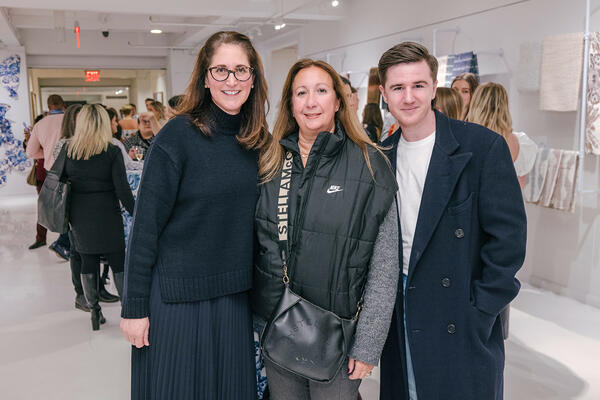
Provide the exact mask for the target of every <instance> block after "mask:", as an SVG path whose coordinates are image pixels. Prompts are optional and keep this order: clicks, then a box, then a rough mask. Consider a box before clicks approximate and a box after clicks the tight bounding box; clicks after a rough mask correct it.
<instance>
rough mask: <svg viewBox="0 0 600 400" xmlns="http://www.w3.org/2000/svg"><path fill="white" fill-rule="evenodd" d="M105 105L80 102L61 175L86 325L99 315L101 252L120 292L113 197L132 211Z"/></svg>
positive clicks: (120, 235)
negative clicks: (66, 192) (66, 190)
mask: <svg viewBox="0 0 600 400" xmlns="http://www.w3.org/2000/svg"><path fill="white" fill-rule="evenodd" d="M112 138H113V137H112V132H111V124H110V119H109V116H108V113H107V111H106V110H105V109H104V107H102V106H101V105H99V104H88V105H85V106H83V108H82V109H81V111H80V112H79V115H78V116H77V119H76V125H75V133H74V135H73V137H72V138H71V139H70V140H69V141H68V142H67V145H66V147H67V148H66V154H67V158H66V163H65V170H64V175H65V177H66V178H67V179H69V180H70V181H71V193H70V199H69V201H70V207H69V223H70V226H71V237H72V239H73V247H74V249H75V250H76V252H75V253H74V256H75V258H76V260H74V262H75V263H79V264H80V266H81V275H80V277H81V283H82V287H83V293H84V296H85V299H86V302H87V306H88V308H89V309H90V310H91V323H92V330H98V329H100V323H101V322H102V320H104V317H103V315H102V310H101V307H100V304H99V301H100V296H99V295H100V293H99V292H100V289H99V273H98V272H99V265H100V257H101V256H102V255H104V256H105V257H106V259H107V261H108V263H109V264H110V266H111V268H112V270H113V276H114V283H115V286H116V288H117V292H118V293H119V296H121V294H122V292H123V266H124V261H125V238H124V230H123V219H122V217H121V211H120V206H119V201H120V202H121V204H123V207H124V208H125V209H126V210H127V212H129V214H131V215H133V206H134V200H133V195H132V194H131V189H130V188H129V183H128V182H127V176H126V173H125V164H124V163H123V157H122V155H121V151H120V150H119V149H118V148H117V147H116V146H114V145H113V144H112Z"/></svg>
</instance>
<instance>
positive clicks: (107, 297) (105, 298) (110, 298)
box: [100, 257, 119, 303]
mask: <svg viewBox="0 0 600 400" xmlns="http://www.w3.org/2000/svg"><path fill="white" fill-rule="evenodd" d="M100 264H101V265H102V266H103V267H104V268H103V269H102V277H101V278H100V301H101V302H103V303H116V302H117V301H119V296H115V295H114V294H112V293H110V292H109V291H108V290H106V287H105V285H106V282H107V281H108V262H107V261H106V259H104V257H101V258H100Z"/></svg>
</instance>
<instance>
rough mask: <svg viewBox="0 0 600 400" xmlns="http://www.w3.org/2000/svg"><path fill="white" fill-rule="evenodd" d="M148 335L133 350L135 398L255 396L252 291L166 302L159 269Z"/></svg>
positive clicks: (246, 399) (228, 399)
mask: <svg viewBox="0 0 600 400" xmlns="http://www.w3.org/2000/svg"><path fill="white" fill-rule="evenodd" d="M148 340H149V341H150V346H149V347H144V348H142V349H137V348H135V347H133V350H132V357H131V398H132V400H255V399H256V367H255V360H254V341H253V336H252V319H251V315H250V309H249V305H248V293H247V292H244V293H238V294H234V295H229V296H224V297H219V298H216V299H211V300H207V301H199V302H194V303H176V304H167V303H163V302H162V300H161V295H160V286H159V281H158V272H157V271H155V273H154V277H153V280H152V291H151V295H150V332H149V338H148Z"/></svg>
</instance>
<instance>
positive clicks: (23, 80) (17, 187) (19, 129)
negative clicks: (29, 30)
mask: <svg viewBox="0 0 600 400" xmlns="http://www.w3.org/2000/svg"><path fill="white" fill-rule="evenodd" d="M14 54H17V55H19V57H21V75H20V79H19V81H20V82H19V88H18V90H17V95H18V98H16V99H15V98H11V97H10V96H9V93H8V91H7V90H6V88H5V87H4V85H2V84H0V103H3V104H8V105H9V106H10V109H9V110H8V112H7V114H6V118H7V119H8V120H9V121H10V124H11V128H12V129H11V131H12V134H13V135H14V137H15V138H16V139H18V140H21V141H22V140H23V139H24V135H23V123H24V122H25V123H27V124H30V123H31V122H32V121H31V120H30V112H29V108H30V107H29V90H28V78H27V63H26V61H27V60H26V58H25V51H24V49H23V48H13V49H10V48H4V49H0V62H2V61H3V60H4V59H5V58H7V57H10V56H12V55H14ZM5 149H6V144H2V145H0V162H1V161H4V158H5V157H6V154H5ZM30 169H31V167H30V166H27V167H26V169H25V171H23V172H18V171H15V170H12V171H11V173H10V174H9V175H8V180H7V182H6V184H5V185H3V186H0V197H6V196H14V195H24V194H33V193H35V188H34V187H33V186H29V185H27V184H26V182H25V178H26V174H27V173H28V172H29V170H30Z"/></svg>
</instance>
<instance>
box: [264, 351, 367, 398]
mask: <svg viewBox="0 0 600 400" xmlns="http://www.w3.org/2000/svg"><path fill="white" fill-rule="evenodd" d="M264 362H265V370H266V372H267V381H268V382H269V392H270V394H271V399H272V400H356V399H357V397H358V387H359V386H360V383H361V382H362V381H361V380H360V379H357V380H350V379H348V361H346V362H345V363H344V365H342V368H341V369H340V372H338V374H337V376H336V377H335V379H334V380H333V381H331V382H329V383H317V382H312V381H310V380H308V379H305V378H302V377H300V376H298V375H296V374H294V373H292V372H288V371H286V370H284V369H282V368H280V367H278V366H277V365H275V364H273V363H272V362H270V361H269V360H267V359H265V360H264Z"/></svg>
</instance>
